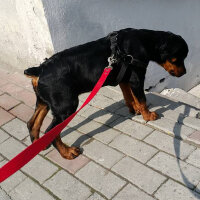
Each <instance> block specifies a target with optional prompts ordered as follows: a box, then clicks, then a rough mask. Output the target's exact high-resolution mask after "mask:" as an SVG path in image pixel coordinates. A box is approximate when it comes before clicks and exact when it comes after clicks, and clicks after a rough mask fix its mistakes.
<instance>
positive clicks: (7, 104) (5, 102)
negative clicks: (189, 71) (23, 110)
mask: <svg viewBox="0 0 200 200" xmlns="http://www.w3.org/2000/svg"><path fill="white" fill-rule="evenodd" d="M19 103H20V102H19V101H18V100H16V99H14V98H13V97H11V96H9V95H7V94H3V95H1V96H0V106H1V107H2V108H4V109H5V110H9V109H11V108H13V107H15V106H16V105H17V104H19Z"/></svg>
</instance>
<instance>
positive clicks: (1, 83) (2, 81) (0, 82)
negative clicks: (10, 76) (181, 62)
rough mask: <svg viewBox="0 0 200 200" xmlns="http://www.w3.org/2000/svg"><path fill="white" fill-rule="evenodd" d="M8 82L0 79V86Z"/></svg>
mask: <svg viewBox="0 0 200 200" xmlns="http://www.w3.org/2000/svg"><path fill="white" fill-rule="evenodd" d="M7 83H8V81H7V80H5V79H0V86H2V85H5V84H7Z"/></svg>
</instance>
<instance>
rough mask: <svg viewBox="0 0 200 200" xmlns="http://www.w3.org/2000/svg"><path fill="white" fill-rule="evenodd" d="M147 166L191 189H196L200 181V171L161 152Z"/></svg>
mask: <svg viewBox="0 0 200 200" xmlns="http://www.w3.org/2000/svg"><path fill="white" fill-rule="evenodd" d="M147 165H149V166H151V167H152V168H154V169H156V170H158V171H161V172H162V173H163V174H166V175H167V176H169V177H171V178H172V179H175V180H177V181H180V182H182V183H183V184H185V185H186V186H187V187H189V188H194V187H195V186H196V185H197V184H198V183H199V181H200V169H199V168H196V167H193V166H192V165H190V164H187V163H186V162H183V161H181V160H179V163H178V161H177V158H175V157H173V156H170V155H168V154H166V153H163V152H160V153H158V154H157V155H156V156H155V157H154V158H152V159H151V160H150V161H149V162H148V163H147Z"/></svg>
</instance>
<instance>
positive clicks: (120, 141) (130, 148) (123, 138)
mask: <svg viewBox="0 0 200 200" xmlns="http://www.w3.org/2000/svg"><path fill="white" fill-rule="evenodd" d="M110 146H112V147H114V148H116V149H117V150H119V151H121V152H123V153H124V154H126V155H129V156H131V157H133V158H135V159H137V160H139V161H140V162H142V163H145V162H147V161H148V160H149V159H150V158H151V157H152V156H153V155H155V154H156V153H157V152H158V150H157V149H155V148H153V147H151V146H149V145H147V144H145V143H144V142H141V141H138V140H135V139H134V138H131V137H129V136H127V135H124V134H121V135H119V136H118V137H116V138H115V139H114V140H113V141H112V142H111V143H110Z"/></svg>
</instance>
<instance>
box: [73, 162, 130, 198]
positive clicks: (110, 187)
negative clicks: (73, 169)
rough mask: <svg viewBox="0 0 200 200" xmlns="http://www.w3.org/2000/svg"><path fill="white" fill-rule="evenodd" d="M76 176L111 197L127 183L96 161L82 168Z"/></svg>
mask: <svg viewBox="0 0 200 200" xmlns="http://www.w3.org/2000/svg"><path fill="white" fill-rule="evenodd" d="M76 176H77V177H78V178H80V179H81V180H82V181H84V182H85V183H87V184H88V185H90V186H91V187H92V188H94V189H95V190H97V191H98V192H100V193H102V194H103V195H104V196H106V197H107V198H109V199H110V198H111V197H112V196H114V195H115V194H116V193H117V192H118V191H119V190H120V189H121V188H122V187H123V186H124V185H125V184H126V182H125V181H124V180H122V179H120V178H119V177H117V176H116V175H114V174H113V173H111V172H110V171H108V170H106V169H104V168H102V167H101V166H99V165H97V164H96V163H94V162H90V163H88V164H87V165H86V166H85V167H83V168H82V169H80V170H79V171H78V172H77V173H76ZM113 183H114V184H113Z"/></svg>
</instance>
